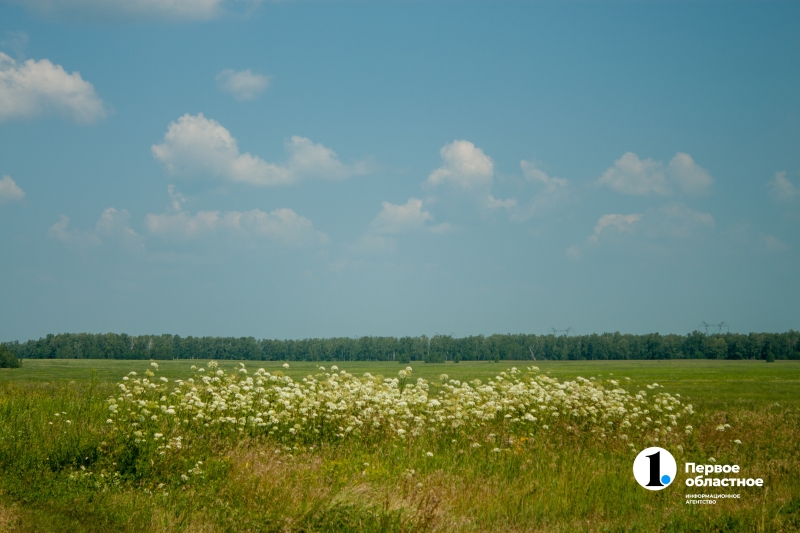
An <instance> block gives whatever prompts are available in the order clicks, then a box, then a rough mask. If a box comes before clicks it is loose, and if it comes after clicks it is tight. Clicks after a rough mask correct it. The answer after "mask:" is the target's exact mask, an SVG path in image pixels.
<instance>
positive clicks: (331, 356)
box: [3, 330, 800, 363]
mask: <svg viewBox="0 0 800 533" xmlns="http://www.w3.org/2000/svg"><path fill="white" fill-rule="evenodd" d="M798 340H800V332H797V331H794V330H789V331H788V332H786V333H750V334H747V335H745V334H740V333H724V334H711V335H707V334H705V333H702V332H700V331H693V332H692V333H689V334H688V335H674V334H670V335H661V334H659V333H649V334H646V335H632V334H621V333H619V332H616V333H603V334H599V335H598V334H591V335H556V334H549V335H527V334H505V335H490V336H483V335H477V336H469V337H461V338H456V337H453V336H450V335H433V336H431V337H428V336H426V335H422V336H419V337H400V338H397V337H360V338H349V337H336V338H328V339H317V338H314V339H302V340H271V339H256V338H254V337H191V336H189V337H181V336H179V335H169V334H164V335H138V336H134V335H127V334H125V333H121V334H117V333H98V334H93V333H60V334H57V335H53V334H48V335H47V336H46V337H43V338H40V339H38V340H29V341H26V342H18V341H14V342H5V343H3V345H4V346H5V347H7V348H8V349H9V350H10V351H11V352H13V354H14V355H16V357H18V358H19V359H21V360H22V359H201V360H211V359H218V360H224V359H242V360H256V361H276V360H283V361H398V362H400V363H405V362H410V361H424V362H426V363H440V362H444V361H454V362H458V361H476V360H477V361H492V360H493V361H500V360H536V361H539V360H595V359H599V360H602V359H763V360H766V361H774V360H775V359H800V342H798Z"/></svg>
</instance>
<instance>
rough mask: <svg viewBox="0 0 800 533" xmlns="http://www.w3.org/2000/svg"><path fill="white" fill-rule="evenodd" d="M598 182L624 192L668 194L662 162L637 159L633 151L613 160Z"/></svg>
mask: <svg viewBox="0 0 800 533" xmlns="http://www.w3.org/2000/svg"><path fill="white" fill-rule="evenodd" d="M598 183H599V184H600V185H608V186H609V187H611V188H612V189H614V190H615V191H617V192H621V193H625V194H639V195H647V194H651V193H655V194H669V189H668V187H667V180H666V177H665V176H664V169H663V164H662V163H660V162H658V161H653V160H652V159H644V160H642V159H639V156H637V155H636V154H634V153H633V152H626V153H625V154H623V155H622V157H620V158H619V159H617V160H616V161H614V166H613V167H611V168H609V169H608V170H606V171H605V172H604V173H603V175H602V176H601V177H600V179H599V180H598Z"/></svg>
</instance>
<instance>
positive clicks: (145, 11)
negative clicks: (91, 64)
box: [10, 0, 260, 20]
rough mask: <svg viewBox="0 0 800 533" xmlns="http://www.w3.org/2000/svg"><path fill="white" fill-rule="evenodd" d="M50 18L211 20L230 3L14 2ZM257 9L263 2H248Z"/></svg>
mask: <svg viewBox="0 0 800 533" xmlns="http://www.w3.org/2000/svg"><path fill="white" fill-rule="evenodd" d="M10 2H11V3H16V4H21V5H23V6H25V7H26V8H27V9H29V10H31V11H34V12H36V13H39V14H42V15H45V16H49V17H64V16H66V17H76V18H82V19H90V20H96V19H141V18H149V19H154V18H160V19H169V20H208V19H212V18H215V17H218V16H220V15H222V14H223V13H224V12H225V8H226V6H227V5H229V4H231V3H232V2H230V1H228V0H10ZM240 3H243V4H245V5H248V6H256V5H258V4H259V3H260V0H245V1H243V2H240Z"/></svg>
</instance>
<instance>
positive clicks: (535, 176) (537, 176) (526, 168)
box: [519, 159, 568, 191]
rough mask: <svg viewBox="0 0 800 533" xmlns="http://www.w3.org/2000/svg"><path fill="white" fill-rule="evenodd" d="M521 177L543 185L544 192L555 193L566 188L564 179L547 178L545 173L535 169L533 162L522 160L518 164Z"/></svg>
mask: <svg viewBox="0 0 800 533" xmlns="http://www.w3.org/2000/svg"><path fill="white" fill-rule="evenodd" d="M519 166H520V168H521V169H522V175H523V176H525V178H526V179H527V180H528V181H531V182H533V183H538V184H540V185H544V187H545V190H546V191H557V190H559V189H563V188H565V187H566V186H567V184H568V182H567V180H565V179H564V178H554V177H551V176H548V175H547V173H546V172H544V171H543V170H541V169H539V168H537V167H536V163H535V162H533V161H526V160H524V159H523V160H522V161H520V162H519Z"/></svg>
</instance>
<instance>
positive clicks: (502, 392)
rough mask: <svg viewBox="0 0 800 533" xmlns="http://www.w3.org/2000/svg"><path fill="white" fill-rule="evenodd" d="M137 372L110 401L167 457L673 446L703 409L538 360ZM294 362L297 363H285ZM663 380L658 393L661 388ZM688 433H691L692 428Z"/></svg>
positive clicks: (117, 417)
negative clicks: (398, 443) (551, 444)
mask: <svg viewBox="0 0 800 533" xmlns="http://www.w3.org/2000/svg"><path fill="white" fill-rule="evenodd" d="M151 366H152V369H151V370H148V371H147V372H146V373H145V375H144V376H141V377H140V376H138V375H137V374H136V373H135V372H131V373H130V374H129V375H128V376H125V377H124V378H123V380H122V382H121V383H119V384H118V393H117V394H115V395H114V396H112V397H110V398H109V399H108V410H109V418H108V421H107V423H108V426H109V429H110V431H111V433H112V434H116V435H117V436H119V437H122V438H125V439H127V440H133V442H135V443H136V445H139V446H148V447H151V448H154V451H155V452H156V453H158V454H160V455H164V454H169V453H173V452H178V451H180V450H181V449H183V448H184V447H185V446H187V443H190V442H191V441H192V439H197V438H204V436H205V438H208V436H210V435H212V434H213V435H215V436H217V437H232V438H239V437H243V436H269V437H272V438H274V439H276V440H278V441H280V442H283V443H285V444H313V443H321V442H340V441H342V440H344V439H348V438H353V437H357V438H360V439H386V438H389V439H405V440H409V439H416V438H419V437H421V436H423V435H433V436H438V437H446V438H452V437H457V436H467V437H469V436H471V435H476V434H480V433H486V432H488V431H497V430H498V429H499V430H500V431H503V432H504V433H506V434H510V435H523V436H530V437H533V436H541V435H544V434H546V433H547V432H553V431H556V430H558V429H559V428H566V429H569V430H573V431H577V432H579V433H580V434H583V435H587V436H589V437H591V438H597V439H610V438H616V439H621V440H623V441H628V445H629V446H633V444H632V443H631V440H632V439H636V440H637V441H651V442H652V441H655V442H658V441H659V439H661V440H662V441H666V440H668V439H669V438H677V434H679V433H681V432H680V431H678V430H677V428H678V423H679V419H680V418H682V417H685V416H686V415H689V414H691V413H692V406H691V405H684V404H682V403H681V400H680V398H679V397H678V396H677V395H676V396H672V395H670V394H667V393H664V392H647V391H644V390H642V391H639V392H637V393H630V392H628V391H627V390H625V389H623V388H621V387H620V386H619V382H617V381H614V380H608V381H606V382H601V381H596V380H594V378H592V379H585V378H580V377H579V378H577V379H576V380H574V381H564V382H560V381H559V380H557V379H555V378H551V377H548V376H545V375H541V374H538V368H536V367H529V368H528V372H526V373H523V372H520V371H519V370H517V369H516V368H512V369H510V370H509V371H508V372H501V373H500V374H499V375H498V376H497V377H495V378H493V379H489V380H488V381H487V382H486V383H482V382H481V381H480V380H477V379H476V380H473V381H471V382H461V381H458V380H454V379H449V377H448V376H447V375H444V374H443V375H441V376H439V377H440V382H438V383H429V382H428V381H426V380H424V379H422V378H418V379H416V380H415V381H414V380H412V379H411V375H412V369H411V367H407V368H405V369H403V370H401V371H400V372H399V375H398V377H397V378H381V377H376V376H372V375H371V374H369V373H367V374H364V375H363V376H361V377H357V376H354V375H352V374H349V373H347V372H346V371H344V370H341V371H338V368H337V367H335V366H333V367H331V369H330V370H331V371H330V372H326V371H325V369H324V367H320V373H318V374H317V375H315V376H307V377H305V378H303V379H302V380H300V381H295V380H293V379H292V378H290V377H288V376H286V375H283V373H282V372H280V371H279V372H274V373H270V372H267V371H265V370H264V369H263V368H261V369H259V370H257V371H256V372H254V373H253V374H252V375H250V374H248V370H247V369H246V368H245V366H244V364H240V368H239V369H238V371H237V372H232V373H226V372H225V371H223V370H222V369H220V368H219V367H218V365H217V363H216V362H214V361H212V362H209V363H208V365H207V368H200V369H196V368H194V367H193V370H194V371H195V374H194V376H193V377H192V378H189V379H186V380H180V379H178V380H174V381H170V380H168V379H167V378H166V377H156V375H155V372H157V370H158V365H157V363H151ZM284 366H288V365H284ZM657 388H658V384H651V385H648V386H647V389H649V390H650V391H653V390H655V389H657ZM685 432H686V433H687V434H688V433H690V432H691V426H686V429H685Z"/></svg>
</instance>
